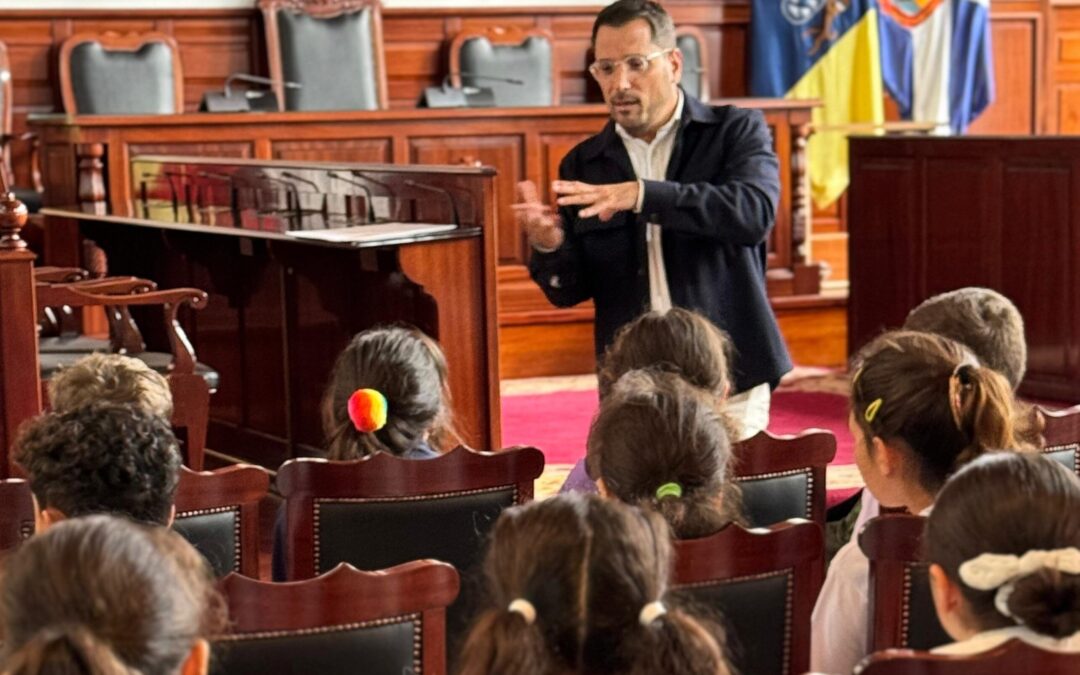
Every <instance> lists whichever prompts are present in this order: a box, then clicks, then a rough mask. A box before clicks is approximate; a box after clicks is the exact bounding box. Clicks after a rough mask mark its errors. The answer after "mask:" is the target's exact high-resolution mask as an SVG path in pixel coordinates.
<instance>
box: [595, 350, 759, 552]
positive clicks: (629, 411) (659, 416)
mask: <svg viewBox="0 0 1080 675" xmlns="http://www.w3.org/2000/svg"><path fill="white" fill-rule="evenodd" d="M586 461H587V467H588V469H589V475H590V476H592V477H593V478H594V479H595V478H602V479H603V480H604V485H605V486H606V488H607V489H608V490H609V491H610V492H611V493H612V494H613V495H614V496H615V497H617V498H619V499H621V500H622V501H624V502H627V503H629V504H637V505H640V506H646V507H648V508H652V509H655V510H657V511H659V512H660V513H661V514H662V515H663V516H664V518H665V519H666V520H667V521H668V523H669V524H670V525H671V528H672V530H673V531H674V533H675V536H677V537H679V538H680V539H692V538H695V537H703V536H706V535H709V534H713V533H714V532H718V531H719V530H720V529H722V528H723V527H724V526H725V525H727V524H728V523H730V522H732V521H733V520H737V519H738V517H739V515H740V514H739V511H740V509H739V491H738V489H737V487H736V485H735V483H734V482H733V481H732V480H731V476H730V470H729V469H730V465H731V439H730V437H729V435H728V429H727V426H726V425H725V423H724V420H723V418H722V417H721V415H720V414H719V413H718V412H717V410H716V403H715V400H714V399H713V397H712V396H710V395H708V394H706V393H705V392H703V391H701V390H700V389H698V388H696V387H692V386H690V385H689V384H687V383H686V382H685V381H684V380H683V379H682V378H681V377H679V376H678V375H674V374H672V373H664V372H657V371H650V370H634V371H631V372H629V373H627V374H625V375H623V376H622V377H621V378H619V381H618V382H616V383H615V386H614V388H613V389H612V391H611V392H610V394H609V395H608V396H607V398H605V399H604V400H603V401H602V402H601V404H600V411H599V412H598V413H597V415H596V418H595V419H594V420H593V423H592V427H591V429H590V430H589V439H588V444H587V454H586ZM668 483H674V484H677V485H678V486H679V490H680V491H681V495H665V496H657V490H658V488H659V487H660V486H661V485H665V484H668Z"/></svg>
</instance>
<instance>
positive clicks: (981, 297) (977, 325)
mask: <svg viewBox="0 0 1080 675" xmlns="http://www.w3.org/2000/svg"><path fill="white" fill-rule="evenodd" d="M904 329H905V330H917V331H922V332H924V333H936V334H938V335H943V336H945V337H947V338H951V339H953V340H956V341H957V342H959V343H960V344H962V345H964V346H966V347H967V348H968V349H970V350H971V351H972V352H974V354H975V356H977V357H979V361H981V362H982V364H983V365H985V366H987V367H989V368H993V369H994V370H996V371H998V372H999V373H1001V374H1002V375H1004V376H1005V379H1007V380H1008V381H1009V384H1011V385H1012V388H1013V389H1016V388H1017V387H1019V386H1020V381H1021V380H1023V379H1024V371H1025V370H1026V369H1027V342H1026V341H1025V339H1024V319H1023V317H1021V316H1020V311H1019V310H1018V309H1016V305H1014V304H1013V303H1012V301H1011V300H1009V299H1008V298H1006V297H1005V296H1004V295H1002V294H1001V293H998V292H997V291H993V290H990V289H989V288H977V287H968V288H960V289H957V290H955V291H949V292H948V293H942V294H941V295H935V296H934V297H932V298H930V299H929V300H926V301H925V302H923V303H922V304H921V305H919V306H918V307H916V308H915V309H913V310H911V313H910V314H908V317H907V320H906V321H905V322H904Z"/></svg>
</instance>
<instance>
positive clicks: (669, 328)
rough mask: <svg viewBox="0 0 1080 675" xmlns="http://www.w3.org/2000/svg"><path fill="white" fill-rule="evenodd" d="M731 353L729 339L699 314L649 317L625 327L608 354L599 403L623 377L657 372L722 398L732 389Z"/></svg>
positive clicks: (681, 311) (671, 312) (675, 310)
mask: <svg viewBox="0 0 1080 675" xmlns="http://www.w3.org/2000/svg"><path fill="white" fill-rule="evenodd" d="M731 350H732V347H731V340H730V339H728V336H727V334H725V333H724V331H722V330H720V329H719V328H718V327H717V326H716V324H714V323H713V322H711V321H709V320H708V319H706V318H705V317H704V316H702V315H700V314H698V313H697V312H694V311H691V310H688V309H682V308H681V307H674V308H672V309H670V310H668V311H667V312H647V313H645V314H642V315H641V316H639V317H638V318H637V319H635V320H634V321H631V322H630V323H628V324H627V325H625V326H623V327H622V328H621V329H620V330H619V332H618V334H617V335H616V336H615V340H614V342H612V344H611V346H610V347H608V350H607V352H606V353H605V354H604V359H603V364H602V368H601V369H600V375H599V382H600V386H599V388H600V397H601V398H603V397H604V396H606V395H607V394H608V392H609V391H610V389H611V387H612V386H613V385H614V384H615V382H616V381H617V380H618V379H619V378H620V377H622V376H623V374H624V373H627V372H629V371H631V370H637V369H639V368H658V369H661V370H667V371H670V372H674V373H678V374H679V375H681V376H682V377H683V378H684V379H685V380H686V381H687V382H689V383H690V384H692V385H694V386H696V387H700V388H702V389H704V390H705V391H707V392H710V393H711V394H713V395H714V396H716V397H718V398H723V397H725V396H727V393H728V388H729V387H730V383H731V374H730V369H729V366H728V364H729V362H730V360H731Z"/></svg>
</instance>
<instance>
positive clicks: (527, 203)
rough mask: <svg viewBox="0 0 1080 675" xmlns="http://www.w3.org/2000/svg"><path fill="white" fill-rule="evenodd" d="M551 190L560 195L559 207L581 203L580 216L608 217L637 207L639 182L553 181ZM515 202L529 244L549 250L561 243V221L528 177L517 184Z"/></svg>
mask: <svg viewBox="0 0 1080 675" xmlns="http://www.w3.org/2000/svg"><path fill="white" fill-rule="evenodd" d="M551 190H552V192H554V193H555V194H557V195H559V197H558V199H557V200H556V203H557V204H558V205H559V206H580V207H582V208H581V210H579V211H578V217H580V218H592V217H593V216H597V217H599V218H600V220H605V221H606V220H611V218H612V216H614V215H615V214H616V213H618V212H619V211H632V210H634V208H635V207H636V206H637V200H638V182H637V181H628V182H626V183H613V184H610V185H590V184H589V183H581V182H578V181H570V180H557V181H554V182H552V184H551ZM517 196H518V200H519V201H518V203H517V204H513V205H512V206H511V208H512V209H514V213H515V214H516V215H517V221H518V225H519V226H520V227H521V228H522V229H524V230H525V234H526V236H528V238H529V244H530V245H532V246H534V247H536V248H540V249H545V250H552V249H556V248H559V247H560V246H562V243H563V230H562V223H561V222H560V219H559V216H558V214H556V213H555V212H553V211H552V209H551V207H549V206H548V205H546V204H544V203H542V202H541V201H540V194H539V192H538V191H537V189H536V184H535V183H533V182H532V181H530V180H526V181H521V182H520V183H518V184H517Z"/></svg>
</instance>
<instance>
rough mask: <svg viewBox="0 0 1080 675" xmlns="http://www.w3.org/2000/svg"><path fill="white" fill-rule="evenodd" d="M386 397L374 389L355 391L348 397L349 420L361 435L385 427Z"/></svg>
mask: <svg viewBox="0 0 1080 675" xmlns="http://www.w3.org/2000/svg"><path fill="white" fill-rule="evenodd" d="M386 407H387V406H386V397H385V396H383V395H382V393H381V392H379V391H378V390H376V389H357V390H356V391H354V392H353V393H352V396H350V397H349V404H348V408H349V419H350V420H352V423H353V426H354V427H356V430H357V431H359V432H360V433H362V434H370V433H371V432H373V431H378V430H379V429H382V428H383V427H384V426H386Z"/></svg>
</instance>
